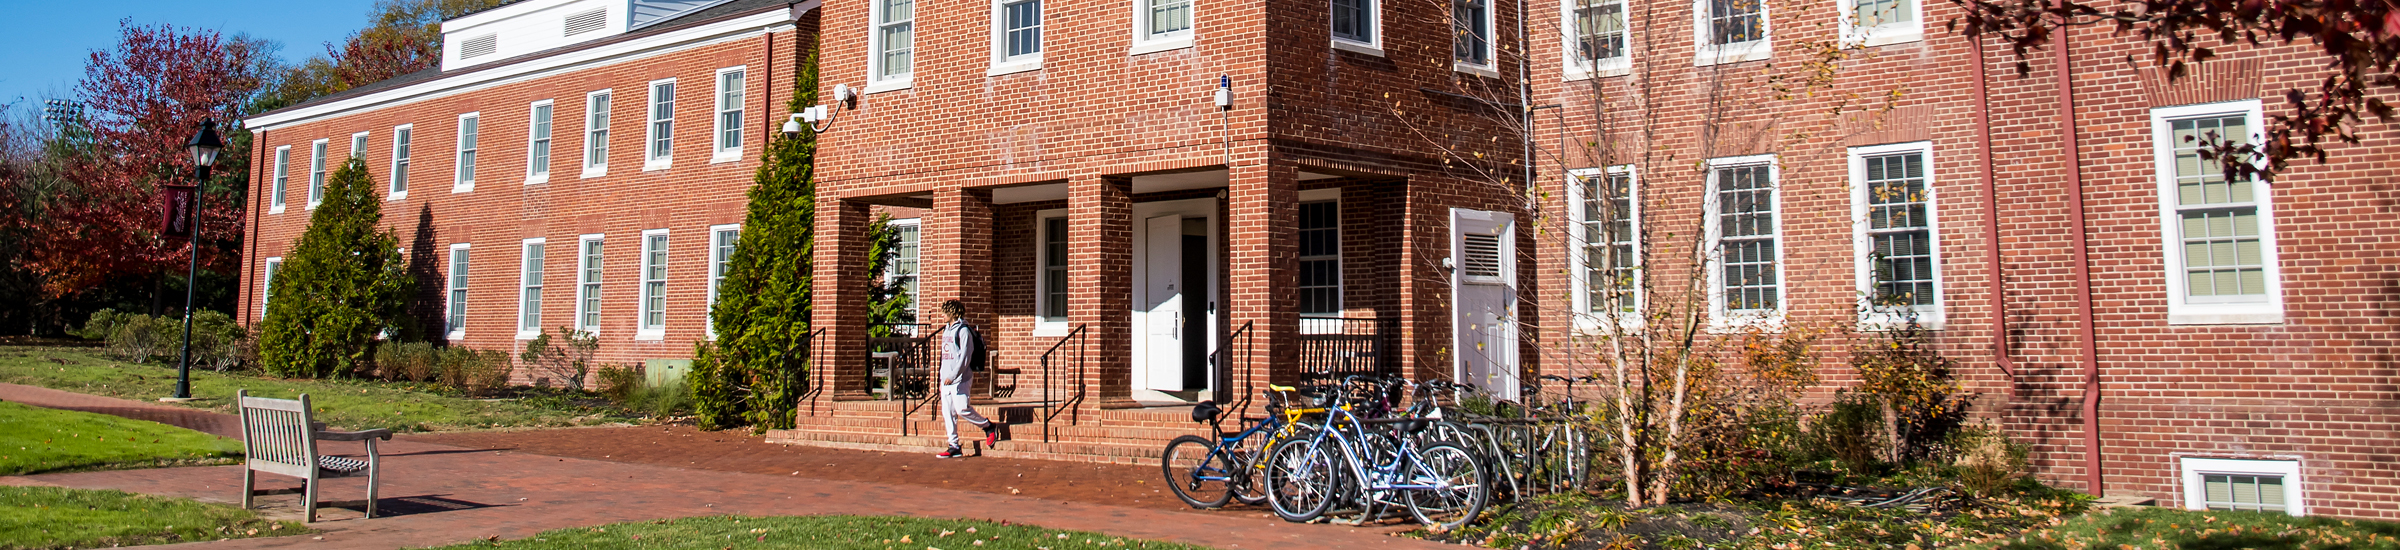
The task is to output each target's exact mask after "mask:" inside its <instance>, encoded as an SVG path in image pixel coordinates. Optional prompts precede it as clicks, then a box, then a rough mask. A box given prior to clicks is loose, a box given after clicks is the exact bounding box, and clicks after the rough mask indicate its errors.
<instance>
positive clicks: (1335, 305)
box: [1293, 188, 1343, 334]
mask: <svg viewBox="0 0 2400 550" xmlns="http://www.w3.org/2000/svg"><path fill="white" fill-rule="evenodd" d="M1299 229H1300V231H1299V237H1300V243H1299V244H1300V272H1299V274H1298V275H1299V276H1300V278H1299V280H1298V281H1294V282H1295V283H1296V284H1294V285H1293V289H1294V290H1295V291H1297V292H1298V294H1299V298H1300V316H1301V319H1300V332H1301V333H1302V334H1341V332H1342V328H1343V327H1342V321H1341V320H1340V319H1339V318H1340V317H1341V316H1342V190H1341V189H1338V188H1337V189H1316V190H1308V191H1301V192H1300V228H1299ZM1311 317H1314V318H1315V319H1310V318H1311Z"/></svg>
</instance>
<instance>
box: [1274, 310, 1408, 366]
mask: <svg viewBox="0 0 2400 550" xmlns="http://www.w3.org/2000/svg"><path fill="white" fill-rule="evenodd" d="M1386 324H1387V322H1386V321H1384V320H1381V319H1375V318H1371V317H1301V318H1300V326H1301V334H1300V335H1299V337H1298V340H1299V342H1300V363H1299V366H1300V374H1301V377H1302V378H1304V379H1307V380H1315V381H1326V380H1339V379H1341V378H1343V377H1346V376H1350V375H1354V374H1394V373H1395V372H1397V368H1396V367H1397V363H1396V362H1395V361H1393V359H1395V358H1394V357H1392V355H1391V353H1390V350H1389V348H1390V346H1389V345H1388V344H1389V342H1388V341H1389V334H1390V333H1391V332H1392V331H1389V330H1385V326H1384V325H1386ZM1325 325H1332V328H1333V330H1331V331H1322V332H1315V333H1314V334H1312V333H1311V332H1313V331H1312V330H1311V328H1312V327H1322V326H1325Z"/></svg>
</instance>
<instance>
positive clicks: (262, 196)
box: [233, 124, 274, 325]
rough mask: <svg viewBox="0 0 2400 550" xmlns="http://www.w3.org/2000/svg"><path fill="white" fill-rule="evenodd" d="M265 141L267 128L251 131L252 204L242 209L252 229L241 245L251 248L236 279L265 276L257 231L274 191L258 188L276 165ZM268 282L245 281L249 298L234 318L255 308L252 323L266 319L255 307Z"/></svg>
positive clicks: (243, 291) (244, 236)
mask: <svg viewBox="0 0 2400 550" xmlns="http://www.w3.org/2000/svg"><path fill="white" fill-rule="evenodd" d="M243 126H244V127H245V128H247V127H248V124H244V125H243ZM266 142H267V132H266V131H264V130H254V131H251V132H250V156H252V157H255V158H254V159H253V160H251V161H250V177H249V178H247V179H249V180H250V181H248V182H244V183H247V184H250V189H251V193H249V195H250V197H249V198H250V207H249V208H245V209H243V212H242V217H244V218H249V219H248V220H246V222H247V223H248V225H249V226H250V230H249V231H248V232H246V233H244V234H243V235H242V245H243V246H244V247H245V248H249V249H250V252H249V253H248V254H243V255H242V273H241V274H240V275H236V276H234V278H233V280H236V281H242V280H246V279H248V277H247V276H248V275H249V274H252V273H259V274H260V275H259V276H260V277H262V278H263V277H265V276H266V275H265V272H264V271H260V270H259V269H258V262H260V261H262V260H260V259H259V258H258V240H259V239H258V231H259V227H260V226H261V225H262V224H261V223H260V222H261V221H263V220H265V219H266V216H265V215H264V212H265V208H264V206H265V204H264V202H265V201H267V200H268V197H267V194H268V193H273V192H274V191H273V190H272V189H270V190H268V192H267V193H259V192H257V189H258V185H256V183H257V182H259V181H262V180H265V179H266V178H262V177H259V176H261V175H263V174H265V173H266V171H267V170H273V169H274V167H272V166H267V154H266V153H265V151H266V149H265V148H264V147H262V146H261V144H264V143H266ZM268 185H270V186H272V185H274V183H273V182H268ZM266 283H267V282H266V281H263V280H261V281H258V284H255V285H253V284H243V285H242V295H244V296H247V297H249V298H250V299H249V300H245V301H243V302H242V314H241V315H237V316H235V317H234V318H236V319H239V318H242V317H245V316H248V315H250V312H253V311H255V312H258V317H256V318H253V319H252V320H251V323H250V324H252V325H257V324H260V323H265V322H267V312H266V308H261V307H255V306H257V305H258V300H259V299H262V298H265V297H266V296H265V295H264V294H263V293H260V292H259V291H258V290H257V289H261V288H265V287H266Z"/></svg>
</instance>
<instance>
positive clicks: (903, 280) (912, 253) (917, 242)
mask: <svg viewBox="0 0 2400 550" xmlns="http://www.w3.org/2000/svg"><path fill="white" fill-rule="evenodd" d="M890 223H891V226H892V232H894V233H898V234H899V237H898V239H896V240H898V241H899V243H898V244H897V245H896V246H893V247H892V263H890V264H887V265H885V266H884V268H883V281H884V284H887V285H897V286H899V287H900V288H901V289H903V290H906V291H907V292H908V295H909V297H910V298H911V300H909V302H908V312H909V316H910V317H912V318H914V317H917V315H916V313H917V312H918V311H920V309H919V308H918V307H917V306H919V305H922V304H924V303H925V300H924V297H923V296H919V295H918V294H917V270H918V269H919V268H920V267H922V265H921V262H922V261H923V260H922V259H923V257H924V256H923V255H924V250H925V247H924V243H925V232H924V231H923V226H924V224H923V220H920V219H918V218H904V219H897V220H892V221H891V222H890Z"/></svg>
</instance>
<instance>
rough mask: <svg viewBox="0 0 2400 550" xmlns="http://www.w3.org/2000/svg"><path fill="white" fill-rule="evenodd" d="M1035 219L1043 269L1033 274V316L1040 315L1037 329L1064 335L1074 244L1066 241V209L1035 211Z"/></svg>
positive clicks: (1038, 333)
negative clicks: (1070, 264) (1069, 262)
mask: <svg viewBox="0 0 2400 550" xmlns="http://www.w3.org/2000/svg"><path fill="white" fill-rule="evenodd" d="M1034 219H1035V220H1038V221H1037V222H1036V225H1037V227H1039V228H1040V229H1041V231H1040V233H1041V243H1042V246H1041V248H1040V249H1038V250H1036V252H1037V254H1035V255H1036V256H1038V257H1037V258H1035V260H1036V264H1037V265H1039V266H1040V268H1041V269H1040V271H1037V272H1035V274H1034V287H1035V289H1036V290H1035V292H1034V316H1035V317H1037V318H1039V320H1038V321H1037V322H1036V324H1035V326H1034V333H1035V334H1036V335H1058V336H1063V335H1065V334H1066V332H1067V275H1068V274H1067V253H1068V250H1069V249H1071V248H1072V247H1070V246H1068V245H1067V242H1068V233H1069V230H1068V228H1067V211H1066V210H1064V209H1060V210H1044V211H1041V212H1039V213H1036V214H1034Z"/></svg>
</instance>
